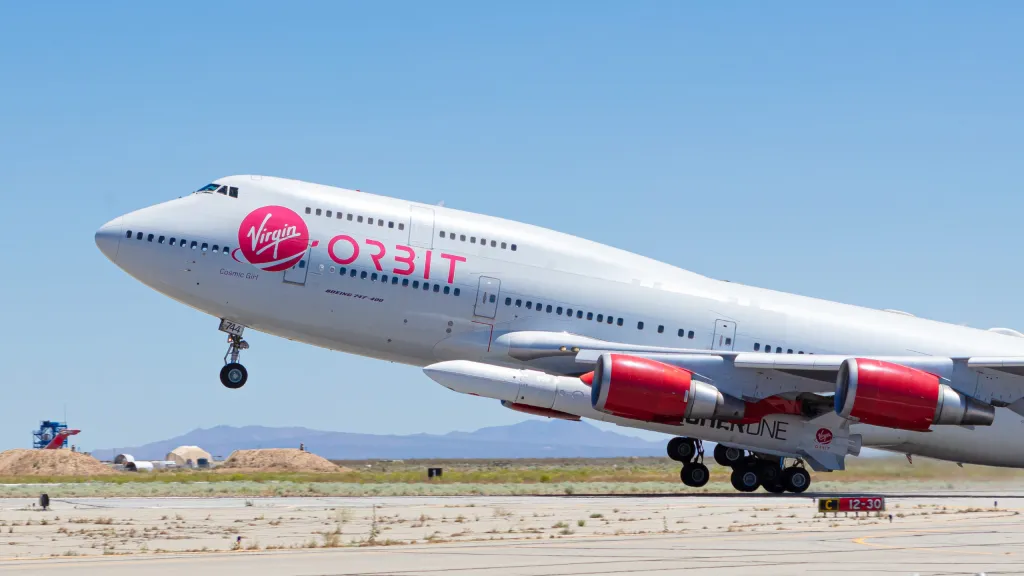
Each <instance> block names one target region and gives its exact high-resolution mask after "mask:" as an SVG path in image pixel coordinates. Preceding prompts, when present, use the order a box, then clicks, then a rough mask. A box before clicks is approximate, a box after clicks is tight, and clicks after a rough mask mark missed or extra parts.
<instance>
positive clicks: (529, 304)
mask: <svg viewBox="0 0 1024 576" xmlns="http://www.w3.org/2000/svg"><path fill="white" fill-rule="evenodd" d="M505 306H513V302H512V298H505ZM514 306H515V307H516V308H522V307H523V300H522V299H521V298H517V299H516V300H515V303H514ZM526 309H527V310H536V311H537V312H546V313H548V314H551V313H554V314H557V315H559V316H561V315H562V314H563V313H564V314H565V316H568V317H572V316H573V315H575V316H576V318H578V319H580V320H582V319H583V318H584V317H586V319H587V320H594V318H595V314H594V313H593V312H584V311H583V310H578V309H576V310H574V309H573V308H565V307H562V306H552V305H551V304H548V305H547V307H545V306H544V304H543V303H541V302H537V303H534V302H533V301H532V300H527V301H526ZM596 318H597V321H598V322H604V323H606V324H614V325H616V326H622V325H623V324H624V320H623V319H622V318H616V317H614V316H611V315H608V316H607V317H606V316H605V315H604V314H597V315H596ZM636 329H637V330H643V329H644V323H643V321H640V322H637V323H636ZM664 333H665V326H664V325H659V326H658V334H664ZM676 334H678V336H679V337H680V338H688V339H690V340H693V338H694V336H695V334H694V332H693V330H690V331H689V332H687V331H686V330H684V329H682V328H680V329H679V331H678V332H676Z"/></svg>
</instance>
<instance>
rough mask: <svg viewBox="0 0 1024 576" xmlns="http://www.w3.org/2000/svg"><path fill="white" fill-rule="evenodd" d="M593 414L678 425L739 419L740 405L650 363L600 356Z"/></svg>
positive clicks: (665, 366) (681, 373) (683, 374)
mask: <svg viewBox="0 0 1024 576" xmlns="http://www.w3.org/2000/svg"><path fill="white" fill-rule="evenodd" d="M590 402H591V404H592V405H593V407H594V409H595V410H597V411H599V412H604V413H605V414H612V415H614V416H620V417H622V418H630V419H633V420H642V421H644V422H661V423H671V424H678V423H680V422H682V421H683V420H684V419H686V418H723V419H725V418H742V417H743V408H744V406H743V402H742V401H740V400H737V399H735V398H731V397H728V396H724V395H723V394H722V393H721V392H719V391H718V388H715V387H714V386H712V385H711V384H708V383H706V382H699V381H696V380H693V379H692V374H691V373H690V372H689V371H687V370H683V369H682V368H677V367H675V366H671V365H668V364H664V363H662V362H658V361H656V360H650V359H648V358H639V357H636V356H628V355H625V354H603V355H602V356H601V358H600V359H599V360H598V362H597V367H596V368H595V369H594V373H593V377H592V384H591V394H590Z"/></svg>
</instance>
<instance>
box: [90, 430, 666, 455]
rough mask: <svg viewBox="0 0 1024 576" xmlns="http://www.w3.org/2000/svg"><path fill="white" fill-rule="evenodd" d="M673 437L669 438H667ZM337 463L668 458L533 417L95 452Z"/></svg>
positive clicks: (658, 445)
mask: <svg viewBox="0 0 1024 576" xmlns="http://www.w3.org/2000/svg"><path fill="white" fill-rule="evenodd" d="M667 440H668V438H667V437H666V441H667ZM299 443H302V444H304V445H305V447H306V450H308V451H310V452H313V453H315V454H318V455H320V456H323V457H324V458H329V459H333V460H364V459H412V458H601V457H619V456H664V455H665V441H648V440H643V439H641V438H636V437H634V436H626V435H624V434H618V433H615V432H611V431H608V430H601V429H599V428H597V427H595V426H593V425H591V424H589V423H587V422H570V421H565V420H546V421H545V420H526V421H523V422H520V423H518V424H512V425H508V426H493V427H489V428H481V429H479V430H476V431H474V432H449V433H448V434H410V435H403V436H399V435H378V434H355V433H351V432H326V431H322V430H311V429H309V428H299V427H292V428H270V427H265V426H242V427H234V426H215V427H213V428H198V429H196V430H193V431H191V432H188V433H187V434H183V435H181V436H177V437H175V438H170V439H167V440H161V441H158V442H151V443H149V444H144V445H141V446H131V447H122V448H107V449H99V450H93V452H92V455H93V456H94V457H96V458H99V459H100V460H112V459H113V458H114V456H116V455H117V454H122V453H127V454H131V455H132V456H134V457H135V458H137V459H140V460H158V459H162V458H164V456H165V455H166V454H167V453H168V452H170V451H171V450H173V449H175V448H177V447H178V446H183V445H195V446H199V447H201V448H203V449H204V450H206V451H207V452H209V453H210V454H211V455H213V457H214V458H215V459H217V460H221V459H223V458H227V457H228V455H229V454H231V452H232V451H234V450H241V449H252V448H298V447H299Z"/></svg>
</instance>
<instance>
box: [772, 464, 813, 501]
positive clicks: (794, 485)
mask: <svg viewBox="0 0 1024 576" xmlns="http://www.w3.org/2000/svg"><path fill="white" fill-rule="evenodd" d="M779 480H780V481H781V482H782V485H783V487H785V489H786V490H787V491H789V492H792V493H794V494H800V493H802V492H803V491H804V490H807V488H808V487H809V486H810V485H811V474H810V473H809V472H808V471H807V470H805V469H803V468H798V467H796V466H792V467H789V468H786V469H785V470H783V471H782V476H781V477H780V478H779Z"/></svg>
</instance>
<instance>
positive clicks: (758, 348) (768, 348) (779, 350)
mask: <svg viewBox="0 0 1024 576" xmlns="http://www.w3.org/2000/svg"><path fill="white" fill-rule="evenodd" d="M760 351H761V343H760V342H754V352H760ZM764 351H765V352H768V353H771V351H772V345H771V344H765V345H764ZM775 353H776V354H782V346H776V347H775ZM792 353H793V349H792V348H789V349H787V350H786V354H792ZM796 353H797V354H803V353H804V351H803V350H799V351H797V352H796ZM808 354H814V352H808Z"/></svg>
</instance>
